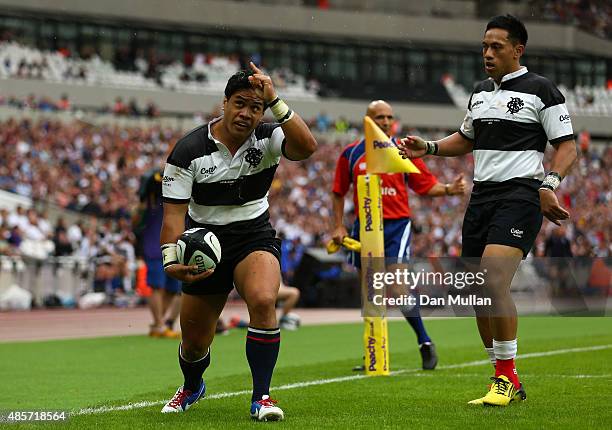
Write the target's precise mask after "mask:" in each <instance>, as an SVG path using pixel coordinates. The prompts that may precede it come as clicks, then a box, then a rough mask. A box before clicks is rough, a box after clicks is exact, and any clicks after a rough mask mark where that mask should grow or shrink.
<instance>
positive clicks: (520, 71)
mask: <svg viewBox="0 0 612 430" xmlns="http://www.w3.org/2000/svg"><path fill="white" fill-rule="evenodd" d="M525 73H527V67H525V66H521V68H520V69H518V70H517V71H515V72H512V73H508V74H507V75H504V76H503V77H502V79H501V81H502V82H506V81H509V80H510V79H514V78H518V77H519V76H522V75H524V74H525Z"/></svg>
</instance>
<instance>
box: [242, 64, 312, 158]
mask: <svg viewBox="0 0 612 430" xmlns="http://www.w3.org/2000/svg"><path fill="white" fill-rule="evenodd" d="M249 66H250V67H251V70H252V71H253V75H252V76H250V77H249V81H250V82H251V85H253V88H254V89H255V92H257V94H258V95H259V96H260V97H262V98H263V100H264V102H265V103H266V106H267V107H269V108H270V110H271V111H272V115H274V118H275V119H276V121H277V122H279V123H280V124H281V128H282V129H283V133H284V134H285V146H284V151H285V156H286V157H287V158H289V159H290V160H294V161H298V160H304V159H306V158H308V157H310V156H311V155H312V154H313V153H314V152H315V150H316V149H317V141H316V139H315V138H314V136H313V135H312V133H311V132H310V129H309V128H308V126H307V125H306V123H305V122H304V120H302V118H301V117H300V116H299V115H298V114H297V113H296V112H294V111H293V110H291V109H290V108H289V106H287V104H286V103H285V102H284V101H283V100H281V99H280V98H279V97H278V95H277V94H276V90H275V89H274V85H273V84H272V79H271V78H270V77H269V76H267V75H265V74H264V73H263V72H262V71H261V70H259V68H257V66H255V64H253V63H249Z"/></svg>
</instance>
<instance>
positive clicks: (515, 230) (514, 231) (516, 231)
mask: <svg viewBox="0 0 612 430" xmlns="http://www.w3.org/2000/svg"><path fill="white" fill-rule="evenodd" d="M510 234H512V236H514V237H518V238H519V239H520V238H522V237H523V230H519V229H518V228H514V227H513V228H511V229H510Z"/></svg>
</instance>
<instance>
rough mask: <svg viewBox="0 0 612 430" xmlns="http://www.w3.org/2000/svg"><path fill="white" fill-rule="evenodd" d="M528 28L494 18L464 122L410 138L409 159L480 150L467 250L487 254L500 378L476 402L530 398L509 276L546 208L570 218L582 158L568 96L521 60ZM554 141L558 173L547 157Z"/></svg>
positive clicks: (489, 321)
mask: <svg viewBox="0 0 612 430" xmlns="http://www.w3.org/2000/svg"><path fill="white" fill-rule="evenodd" d="M526 44H527V30H526V29H525V26H524V25H523V23H522V22H521V21H519V20H518V19H517V18H515V17H513V16H511V15H506V16H497V17H495V18H493V19H492V20H491V21H490V22H489V23H488V24H487V28H486V30H485V34H484V38H483V41H482V56H483V59H484V68H485V71H486V73H487V75H489V79H487V80H485V81H483V82H480V83H479V84H478V85H476V87H475V89H474V92H473V93H472V95H471V97H470V101H469V103H468V108H467V114H466V116H465V119H464V121H463V124H462V125H461V128H460V130H459V131H458V132H457V133H454V134H452V135H450V136H448V137H446V138H444V139H441V140H439V141H435V142H433V141H424V140H423V139H421V138H420V137H418V136H408V137H406V138H405V139H403V140H402V142H401V144H400V153H401V154H402V155H403V156H404V157H411V158H412V157H422V156H424V155H438V156H443V157H455V156H459V155H464V154H467V153H470V152H472V153H473V154H474V188H473V190H472V196H471V199H470V203H469V205H468V208H467V211H466V213H465V218H464V221H463V233H462V236H463V251H462V255H463V257H477V258H479V259H480V270H481V271H484V270H486V271H487V272H486V273H487V275H486V277H487V278H486V279H487V281H486V285H485V287H486V293H487V295H488V296H489V297H490V298H491V299H492V306H491V307H490V308H487V309H484V310H483V309H477V323H478V330H479V332H480V337H481V338H482V341H483V343H484V346H485V349H486V350H487V352H488V354H489V357H490V358H491V361H492V362H493V363H495V377H494V378H493V384H492V385H491V388H490V391H489V392H488V393H487V394H486V396H484V397H482V398H479V399H476V400H473V401H471V402H470V404H485V405H496V406H507V405H508V404H509V403H510V402H512V401H513V400H524V399H525V398H526V394H525V390H524V389H523V387H522V385H521V383H520V381H519V378H518V375H517V372H516V368H515V365H514V358H515V357H516V351H517V337H516V332H517V314H516V307H515V305H514V301H513V300H512V296H511V295H510V283H511V281H512V278H513V276H514V273H515V272H516V269H517V268H518V265H519V263H520V262H521V259H522V258H524V257H525V256H526V255H527V254H528V253H529V251H530V250H531V248H532V247H533V243H534V241H535V239H536V236H537V234H538V232H539V230H540V227H541V225H542V215H544V216H545V217H546V218H548V219H549V220H550V221H552V222H554V223H555V224H557V225H561V223H560V221H561V220H566V219H568V218H569V213H568V212H567V211H566V210H565V209H563V208H562V207H561V206H560V205H559V201H558V200H557V196H556V195H555V190H556V189H557V187H558V186H559V184H560V183H561V181H562V180H563V177H564V176H565V175H566V174H567V173H568V171H569V170H570V168H571V166H572V164H573V163H574V161H575V160H576V143H575V142H574V134H573V130H572V124H571V120H570V116H569V114H568V112H567V108H566V106H565V99H564V97H563V95H562V94H561V93H560V92H559V90H558V89H557V88H556V86H555V85H554V84H553V83H552V82H550V81H549V80H548V79H546V78H545V77H542V76H539V75H537V74H535V73H532V72H529V71H527V68H526V67H522V66H521V65H520V59H521V56H522V55H523V53H524V52H525V46H526ZM547 142H550V143H551V144H552V145H553V147H554V148H555V150H556V151H555V154H554V157H553V160H552V163H551V171H550V172H548V173H545V172H544V168H543V166H542V159H543V158H544V150H545V149H546V144H547Z"/></svg>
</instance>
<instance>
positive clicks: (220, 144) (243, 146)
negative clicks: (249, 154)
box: [208, 115, 256, 157]
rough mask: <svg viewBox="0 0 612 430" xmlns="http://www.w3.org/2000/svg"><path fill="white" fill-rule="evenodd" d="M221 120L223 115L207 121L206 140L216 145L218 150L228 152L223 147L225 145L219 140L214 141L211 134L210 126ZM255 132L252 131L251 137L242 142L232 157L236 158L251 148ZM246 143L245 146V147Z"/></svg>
mask: <svg viewBox="0 0 612 430" xmlns="http://www.w3.org/2000/svg"><path fill="white" fill-rule="evenodd" d="M222 118H223V115H221V116H218V117H216V118H213V119H211V120H210V121H209V123H208V140H209V141H210V142H213V143H214V144H216V145H217V148H218V149H224V150H225V151H228V152H229V149H228V148H227V146H225V144H224V143H223V142H221V141H220V140H218V139H216V138H215V137H214V136H213V134H212V125H213V124H214V123H216V122H218V121H221V119H222ZM255 140H256V139H255V131H254V130H253V132H252V133H251V135H250V136H249V137H248V138H247V140H245V141H244V143H243V144H242V145H241V146H240V148H238V151H236V154H234V157H236V156H237V155H240V154H242V153H243V152H244V151H246V149H247V148H248V147H249V146H253V143H255ZM245 143H246V145H245Z"/></svg>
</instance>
